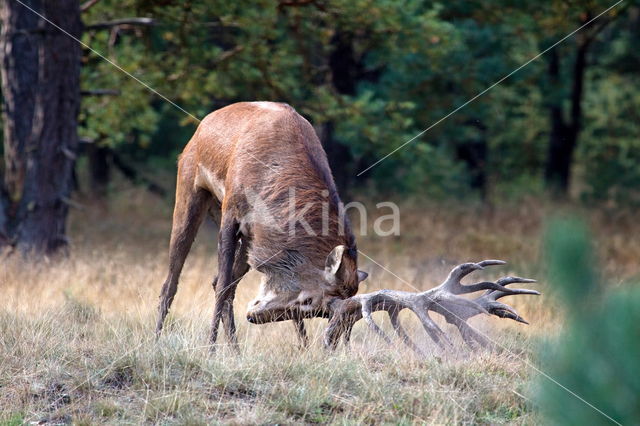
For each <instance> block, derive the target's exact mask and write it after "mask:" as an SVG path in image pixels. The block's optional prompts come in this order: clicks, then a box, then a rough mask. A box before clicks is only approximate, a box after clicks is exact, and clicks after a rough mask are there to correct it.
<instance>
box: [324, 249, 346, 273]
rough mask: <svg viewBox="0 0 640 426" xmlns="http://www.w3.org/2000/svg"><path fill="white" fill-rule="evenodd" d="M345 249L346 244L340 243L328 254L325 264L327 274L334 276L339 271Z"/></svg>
mask: <svg viewBox="0 0 640 426" xmlns="http://www.w3.org/2000/svg"><path fill="white" fill-rule="evenodd" d="M345 249H346V247H345V246H342V245H340V246H336V247H335V248H334V249H333V250H331V253H329V256H327V261H326V262H325V264H324V273H325V274H326V275H328V276H333V275H335V274H336V272H338V269H340V264H341V263H342V255H343V254H344V251H345Z"/></svg>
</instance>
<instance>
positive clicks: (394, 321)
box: [324, 260, 540, 355]
mask: <svg viewBox="0 0 640 426" xmlns="http://www.w3.org/2000/svg"><path fill="white" fill-rule="evenodd" d="M505 263H506V262H504V261H502V260H483V261H482V262H478V263H463V264H461V265H458V266H456V267H455V268H454V269H453V270H452V271H451V272H450V273H449V276H448V277H447V279H446V280H445V281H444V282H443V283H442V284H440V285H439V286H438V287H435V288H432V289H430V290H427V291H424V292H421V293H411V292H407V291H399V290H379V291H375V292H373V293H367V294H359V295H356V296H353V297H350V298H349V299H344V300H336V301H334V302H333V305H332V313H333V314H332V316H331V319H330V321H329V325H328V327H327V329H326V331H325V336H324V343H325V345H326V346H327V347H329V348H335V347H336V345H337V344H338V340H339V339H340V336H344V340H345V343H348V342H349V338H350V334H351V329H352V327H353V324H354V323H355V322H356V321H358V320H359V319H361V318H364V320H365V322H366V323H367V325H368V326H369V327H370V328H371V329H372V330H373V331H375V332H376V333H377V334H379V335H380V336H381V337H382V338H383V339H384V340H385V341H386V342H388V343H391V340H390V339H389V337H387V335H386V334H385V333H384V332H383V331H382V330H381V329H380V327H378V325H377V324H376V323H375V322H374V321H373V318H372V317H371V314H372V313H373V312H376V311H386V312H387V313H388V314H389V318H390V319H391V325H392V326H393V329H394V330H395V332H396V334H397V335H398V336H399V337H400V339H401V340H402V341H403V342H404V343H405V344H406V345H407V346H409V347H410V348H411V349H413V350H414V351H416V352H418V353H419V354H421V355H424V354H423V353H422V351H421V350H420V348H419V347H418V346H417V345H416V344H415V343H414V342H413V341H412V340H411V338H410V337H409V336H408V335H407V333H406V331H405V330H404V328H403V327H402V325H401V324H400V321H399V319H398V313H399V312H400V311H401V310H402V309H409V310H411V311H412V312H413V313H415V314H416V315H417V316H418V319H419V320H420V322H421V323H422V326H423V327H424V329H425V331H426V332H427V334H428V335H429V336H430V337H431V338H432V339H433V340H434V341H435V342H436V343H437V344H438V345H439V346H440V347H441V348H445V349H446V348H450V347H451V341H450V340H449V338H448V337H447V335H446V334H445V333H444V332H443V331H442V329H440V327H438V325H437V324H436V323H435V322H434V321H433V320H432V319H431V317H430V316H429V311H433V312H437V313H439V314H441V315H442V316H443V317H444V318H445V320H446V321H447V322H448V323H450V324H453V325H455V326H456V327H457V328H458V330H459V331H460V334H461V335H462V338H463V339H464V341H465V342H466V343H467V344H468V345H470V346H472V347H476V346H477V345H480V346H483V347H490V346H492V345H491V342H490V341H489V340H488V339H487V338H486V337H484V336H483V335H481V334H480V333H478V332H477V331H475V330H474V329H473V328H472V327H470V326H469V325H468V324H467V320H468V319H469V318H471V317H473V316H475V315H478V314H491V315H496V316H498V317H500V318H510V319H512V320H514V321H518V322H521V323H524V324H528V323H527V321H525V320H524V319H523V318H522V317H521V316H520V315H519V314H518V313H517V312H516V311H515V309H513V308H512V307H511V306H508V305H506V304H504V303H500V302H498V299H500V298H502V297H505V296H511V295H517V294H535V295H539V294H540V293H539V292H537V291H535V290H529V289H512V288H507V286H508V285H510V284H515V283H534V282H536V281H535V280H530V279H527V278H520V277H504V278H500V279H499V280H498V281H496V282H491V281H483V282H478V283H475V284H469V285H464V284H462V283H461V282H460V280H461V279H462V278H464V277H465V276H467V275H469V274H470V273H471V272H473V271H476V270H480V269H484V268H485V267H486V266H492V265H504V264H505ZM481 290H486V291H485V292H484V293H483V294H482V295H481V296H479V297H477V298H475V299H466V298H464V297H460V296H459V295H461V294H467V293H474V292H477V291H481Z"/></svg>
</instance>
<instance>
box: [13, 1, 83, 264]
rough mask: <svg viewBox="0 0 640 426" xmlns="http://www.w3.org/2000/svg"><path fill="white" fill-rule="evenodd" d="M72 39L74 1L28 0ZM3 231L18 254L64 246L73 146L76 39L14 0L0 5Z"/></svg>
mask: <svg viewBox="0 0 640 426" xmlns="http://www.w3.org/2000/svg"><path fill="white" fill-rule="evenodd" d="M25 3H26V4H27V5H28V6H29V7H30V8H31V9H33V10H35V11H37V12H38V13H40V14H41V15H43V16H45V17H46V18H47V19H48V20H50V21H52V22H53V23H55V24H56V25H58V26H59V27H61V28H63V29H65V30H66V31H67V32H69V33H70V34H72V35H73V36H75V37H78V38H79V37H80V34H81V32H82V23H81V20H80V7H79V3H78V2H77V0H55V1H54V0H27V1H26V2H25ZM0 21H1V25H2V33H1V36H0V55H1V58H0V62H1V70H0V71H1V74H2V92H3V95H4V99H3V103H4V113H3V115H4V117H3V118H4V123H5V126H4V145H5V163H6V171H5V185H6V189H7V192H8V194H9V207H8V211H7V214H6V215H7V217H8V221H7V222H8V226H7V233H8V234H9V236H10V237H11V239H12V240H13V241H14V243H15V245H16V246H17V247H18V248H19V249H20V250H21V251H22V252H25V253H27V252H32V253H34V254H50V253H53V252H56V251H57V250H59V249H60V248H62V247H64V246H65V245H66V242H67V239H66V235H65V234H66V218H67V213H68V202H69V197H70V194H71V190H72V174H73V166H74V163H75V152H76V148H77V144H78V137H77V115H78V111H79V106H80V58H81V51H80V46H79V45H78V43H77V42H76V41H75V40H73V39H72V38H70V37H69V36H68V35H66V34H64V33H63V32H61V31H60V30H58V29H57V28H55V27H53V26H52V25H51V24H49V23H47V22H46V21H45V20H43V19H41V18H39V17H38V16H37V15H36V14H35V13H34V12H33V11H31V10H29V9H28V8H26V7H24V6H23V5H21V4H20V3H18V2H15V1H11V0H4V1H2V3H1V6H0Z"/></svg>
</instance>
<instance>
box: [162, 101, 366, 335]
mask: <svg viewBox="0 0 640 426" xmlns="http://www.w3.org/2000/svg"><path fill="white" fill-rule="evenodd" d="M340 205H341V201H340V198H339V196H338V192H337V190H336V186H335V184H334V181H333V177H332V175H331V170H330V169H329V164H328V162H327V157H326V154H325V152H324V150H323V149H322V146H321V144H320V141H319V140H318V137H317V136H316V133H315V131H314V129H313V127H312V126H311V124H309V122H308V121H307V120H305V119H304V118H303V117H302V116H300V115H299V114H298V113H297V112H296V111H295V110H294V109H293V108H291V107H290V106H289V105H286V104H281V103H272V102H242V103H236V104H233V105H229V106H227V107H225V108H222V109H219V110H217V111H215V112H213V113H211V114H209V115H208V116H207V117H205V118H204V119H203V120H202V122H201V123H200V125H199V126H198V129H197V130H196V132H195V134H194V135H193V137H192V138H191V140H190V141H189V143H188V144H187V146H186V147H185V149H184V151H183V152H182V155H180V158H179V160H178V176H177V184H176V201H175V208H174V213H173V226H172V230H171V241H170V246H169V273H168V276H167V278H166V281H165V282H164V285H163V286H162V293H161V295H160V306H159V315H158V321H157V324H156V333H157V334H159V333H160V332H161V330H162V326H163V323H164V319H165V317H166V315H167V312H168V310H169V308H170V306H171V303H172V301H173V298H174V296H175V294H176V291H177V287H178V278H179V276H180V272H181V270H182V267H183V265H184V261H185V259H186V257H187V254H188V253H189V250H190V248H191V244H192V242H193V240H194V238H195V236H196V233H197V231H198V228H199V226H200V224H201V223H202V220H203V218H204V217H205V215H206V214H207V212H208V213H209V214H210V215H211V216H212V217H213V218H214V220H215V221H216V222H217V223H218V224H219V230H220V231H219V235H218V276H217V277H216V278H215V279H214V282H213V286H214V289H215V293H216V301H215V306H214V314H213V323H212V326H211V334H210V342H211V343H212V344H213V343H215V342H216V338H217V335H218V327H219V324H220V322H221V321H222V323H223V324H224V327H225V331H226V335H227V339H228V340H229V341H230V342H232V343H235V342H236V336H235V324H234V316H233V299H234V297H235V291H236V286H237V284H238V281H239V280H240V279H241V278H242V277H243V276H244V275H245V274H246V273H247V271H248V270H249V268H250V267H251V268H254V269H256V270H257V271H259V272H261V273H262V282H261V288H260V292H259V295H258V297H257V298H256V299H255V300H254V301H252V302H251V303H250V305H249V307H248V312H247V319H248V320H249V322H252V323H265V322H270V321H281V320H294V321H295V323H296V326H297V328H298V332H299V333H300V336H301V337H302V338H303V339H304V325H303V322H302V319H304V318H311V317H317V316H321V317H327V316H329V314H330V305H331V302H332V301H333V300H336V299H346V298H349V297H351V296H353V295H355V294H356V292H357V291H358V283H359V282H360V281H362V280H364V279H365V278H366V273H364V272H362V271H359V270H358V269H357V254H358V253H357V248H356V242H355V238H354V236H353V233H352V232H351V229H350V227H349V223H348V219H347V218H346V216H345V215H344V214H341V210H340ZM323 209H324V210H323ZM325 210H326V211H325ZM300 216H302V217H300ZM291 218H294V220H292V219H291ZM297 219H300V220H297Z"/></svg>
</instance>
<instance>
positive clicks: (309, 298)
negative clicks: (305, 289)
mask: <svg viewBox="0 0 640 426" xmlns="http://www.w3.org/2000/svg"><path fill="white" fill-rule="evenodd" d="M312 303H313V298H311V297H307V298H306V299H304V300H303V301H302V305H310V304H312Z"/></svg>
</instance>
